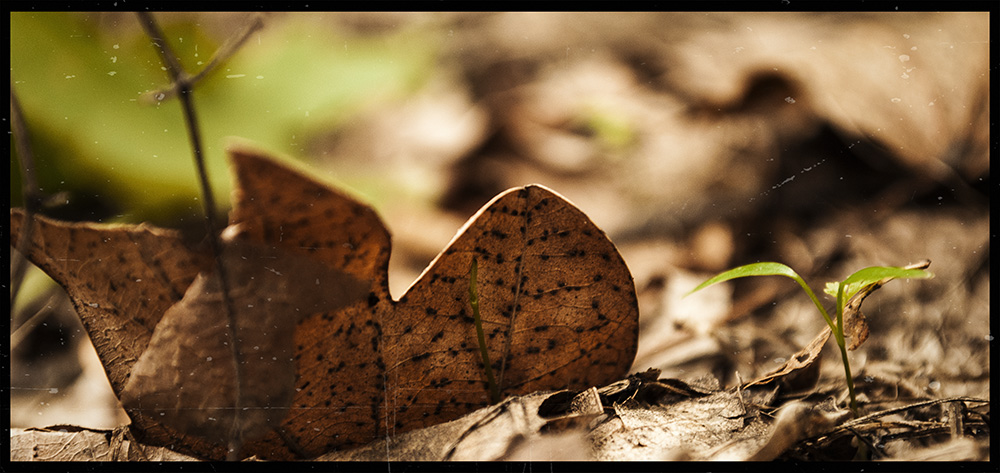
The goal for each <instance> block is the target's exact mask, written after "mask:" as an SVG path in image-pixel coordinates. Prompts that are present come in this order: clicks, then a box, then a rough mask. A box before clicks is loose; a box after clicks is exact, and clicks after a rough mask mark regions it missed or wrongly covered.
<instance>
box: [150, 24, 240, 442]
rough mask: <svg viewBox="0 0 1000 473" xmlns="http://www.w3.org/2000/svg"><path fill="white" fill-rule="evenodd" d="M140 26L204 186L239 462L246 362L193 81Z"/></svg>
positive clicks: (160, 38)
mask: <svg viewBox="0 0 1000 473" xmlns="http://www.w3.org/2000/svg"><path fill="white" fill-rule="evenodd" d="M136 14H137V15H138V16H139V22H140V23H141V24H142V27H143V28H144V29H145V30H146V34H147V35H149V37H150V39H152V41H153V44H154V45H155V46H156V50H157V51H158V52H159V54H160V59H162V60H163V64H164V65H166V67H167V72H168V73H169V74H170V79H171V81H172V82H173V84H174V85H173V88H174V90H176V92H177V94H178V96H179V97H180V101H181V105H182V107H183V108H184V118H185V120H186V124H187V130H188V135H189V138H190V140H191V147H192V151H193V152H194V161H195V165H196V166H197V168H198V177H199V179H200V182H201V193H202V196H203V201H204V203H205V222H206V225H207V226H208V234H209V241H210V242H211V247H212V253H214V254H215V262H216V271H217V272H218V274H219V283H220V285H221V289H222V300H223V308H224V310H225V312H226V319H227V320H228V322H229V323H228V325H227V327H228V331H229V341H230V343H229V347H230V350H231V352H232V357H233V369H234V370H235V371H234V372H235V378H236V383H235V384H236V386H235V389H236V402H235V404H236V405H235V406H234V409H235V412H234V416H233V425H232V427H231V429H230V435H229V452H228V455H227V460H239V450H240V448H241V447H242V442H243V439H242V434H241V429H240V427H241V425H240V419H241V412H242V411H243V407H244V404H245V402H244V399H243V388H242V385H243V379H244V373H243V359H242V355H241V353H242V351H241V350H240V339H239V337H238V335H237V324H236V311H235V309H234V307H233V302H232V298H231V297H230V295H229V279H228V277H227V274H226V266H225V264H224V262H223V259H222V241H221V237H220V235H219V232H218V231H217V229H218V228H219V227H218V226H217V225H216V222H215V198H214V197H213V196H212V188H211V186H210V184H209V182H208V173H207V171H206V170H205V157H204V154H203V153H202V146H201V133H200V128H199V127H198V119H197V116H196V115H195V110H194V103H193V100H192V89H191V77H190V76H189V75H188V74H187V73H186V72H185V71H184V69H183V67H182V66H181V63H180V60H178V58H177V56H176V55H175V54H174V52H173V51H172V50H171V48H170V45H169V44H167V41H166V39H165V36H164V35H163V32H162V31H161V30H160V27H159V25H157V23H156V20H155V19H154V18H153V15H152V14H150V13H148V12H137V13H136Z"/></svg>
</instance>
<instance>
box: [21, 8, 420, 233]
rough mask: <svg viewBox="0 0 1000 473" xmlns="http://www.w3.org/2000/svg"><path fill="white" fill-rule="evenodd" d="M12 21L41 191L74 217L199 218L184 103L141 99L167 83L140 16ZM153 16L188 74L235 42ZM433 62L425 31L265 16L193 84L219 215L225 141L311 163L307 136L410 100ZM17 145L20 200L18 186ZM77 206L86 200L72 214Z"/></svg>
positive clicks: (225, 192) (191, 23)
mask: <svg viewBox="0 0 1000 473" xmlns="http://www.w3.org/2000/svg"><path fill="white" fill-rule="evenodd" d="M201 15H204V14H201ZM10 18H11V19H10V25H11V26H10V38H11V52H10V61H11V72H10V74H11V80H12V81H13V87H14V89H15V91H16V93H17V94H18V97H19V99H20V101H21V104H22V107H23V109H24V114H25V120H26V122H27V125H28V129H29V133H30V134H31V138H32V145H33V148H34V155H35V160H36V166H37V171H38V173H39V179H40V185H41V186H42V191H43V192H44V193H45V194H46V195H53V194H56V193H60V195H61V196H64V197H65V198H64V199H61V200H63V201H67V200H68V201H69V205H68V207H69V208H71V209H76V210H79V211H82V212H84V214H79V215H73V216H66V217H64V218H76V219H94V218H101V217H105V218H106V219H107V220H114V221H124V222H139V221H151V222H154V223H158V224H161V225H168V226H170V225H176V224H177V222H183V221H186V220H189V219H192V218H197V216H199V215H201V214H202V208H201V204H200V202H199V200H200V197H199V195H198V186H197V179H196V177H195V173H194V164H193V161H192V158H191V154H192V153H191V146H190V143H189V141H188V135H187V132H186V130H185V125H184V120H183V117H182V115H181V110H180V104H179V102H178V101H177V100H176V99H169V100H166V101H164V102H162V103H159V104H156V103H149V102H148V101H147V100H144V99H143V94H145V93H147V92H149V91H152V90H158V89H162V88H163V87H165V86H166V85H167V81H168V79H167V74H166V72H165V70H164V69H163V68H162V66H161V64H160V61H159V58H158V56H157V54H156V52H155V50H154V49H153V47H152V45H151V43H150V40H149V38H148V37H147V36H146V35H145V34H144V33H143V31H142V29H140V28H139V27H138V20H137V19H136V17H135V16H132V15H107V14H103V15H102V14H96V13H71V12H56V13H53V12H44V13H28V12H15V13H12V14H11V17H10ZM157 18H159V19H160V23H161V27H162V28H163V29H164V31H165V35H166V36H167V39H168V41H169V42H170V44H171V46H172V47H174V49H175V52H176V53H177V54H178V55H179V56H181V61H182V63H183V64H184V65H185V67H186V69H187V71H188V72H189V73H191V74H194V73H197V72H198V71H200V70H201V68H202V67H203V64H205V63H208V61H209V60H210V58H211V57H212V55H213V54H214V52H215V51H216V50H217V49H218V47H219V46H220V43H221V42H222V41H224V40H225V38H222V39H213V38H214V36H213V35H211V34H209V32H207V31H205V30H204V28H205V27H206V26H202V25H201V24H199V18H202V17H201V16H198V15H193V14H192V15H171V16H170V17H169V19H168V17H167V16H165V15H161V14H158V16H157ZM211 24H213V23H212V22H205V25H211ZM435 60H436V44H435V42H434V41H433V36H432V35H430V34H428V33H427V31H423V30H420V29H417V28H403V29H399V30H398V31H395V32H391V33H389V34H388V35H378V36H358V35H348V34H344V33H341V32H338V31H337V29H336V27H335V25H334V24H331V22H329V21H323V18H320V17H316V16H314V15H312V14H305V13H302V14H287V15H283V16H280V17H275V18H268V19H266V20H265V27H264V28H263V29H262V30H260V31H258V32H256V33H254V34H253V36H251V37H250V39H249V40H248V41H247V42H246V44H245V45H244V47H243V48H242V49H241V50H240V51H239V52H237V53H236V54H235V56H233V57H232V58H231V59H230V60H229V61H228V62H227V63H225V64H223V65H222V66H221V67H220V68H219V69H218V70H217V71H216V72H214V73H213V74H211V75H209V76H208V77H207V78H206V79H205V80H203V81H202V82H200V83H199V84H198V85H197V86H196V89H195V96H194V97H195V107H196V110H197V113H198V119H199V124H200V127H201V131H202V137H203V144H204V147H205V151H206V155H207V159H208V169H209V174H210V178H211V180H212V185H213V188H214V192H215V193H216V200H217V201H218V202H219V206H220V207H222V208H220V209H219V210H223V209H224V208H227V207H228V205H229V199H228V197H229V189H230V174H229V171H228V169H227V164H226V160H225V153H224V150H225V144H226V137H230V136H237V137H242V138H246V139H249V140H251V141H252V142H253V143H255V144H257V145H259V146H260V147H261V148H263V149H266V150H268V151H274V152H278V153H285V154H287V155H289V156H295V157H299V158H308V156H306V154H307V149H306V148H307V145H308V143H309V138H310V137H311V136H315V135H316V134H318V133H329V132H330V131H331V130H333V129H335V128H336V127H337V126H338V125H340V124H343V123H345V122H346V121H348V120H350V119H351V117H352V114H353V113H357V112H358V111H359V110H360V109H361V108H362V107H364V106H365V105H366V104H370V103H371V102H373V101H380V100H391V99H393V98H399V97H401V96H405V94H407V93H410V92H412V91H413V90H415V89H416V88H418V87H419V86H420V85H421V84H422V83H423V82H424V81H425V80H426V79H427V78H428V77H429V75H430V73H431V71H432V67H433V65H434V62H435ZM11 144H12V146H11V149H12V151H11V153H12V154H11V159H12V165H11V202H12V205H15V206H16V205H19V203H20V202H21V194H20V190H21V184H20V176H19V173H18V172H17V168H16V166H15V165H14V164H13V162H14V159H15V156H14V154H13V153H14V151H13V149H14V147H13V143H11ZM360 190H361V191H362V193H364V194H368V193H367V192H364V189H360ZM373 193H374V194H377V192H373ZM80 202H85V203H88V204H89V205H85V206H83V208H82V209H80V208H78V207H74V206H73V205H74V204H77V205H79V203H80ZM94 208H99V209H102V211H103V213H104V215H101V211H94V210H93V209H94ZM87 212H89V214H88V213H87Z"/></svg>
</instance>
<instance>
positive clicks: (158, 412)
mask: <svg viewBox="0 0 1000 473" xmlns="http://www.w3.org/2000/svg"><path fill="white" fill-rule="evenodd" d="M229 228H230V229H233V230H235V229H236V228H237V227H234V226H233V227H229ZM223 238H224V244H225V246H224V247H223V254H222V258H223V260H224V261H225V265H226V268H227V272H228V273H227V274H228V284H229V291H228V294H229V299H230V301H231V304H232V307H233V309H234V318H235V319H236V325H237V327H236V338H237V339H238V340H239V344H238V345H237V346H238V347H239V348H238V350H239V359H240V363H241V366H242V368H241V369H242V376H237V375H236V368H235V364H234V363H233V352H232V351H231V348H230V343H231V340H230V334H229V330H228V327H229V321H228V319H227V315H226V308H225V307H224V298H223V293H222V289H221V286H220V283H219V279H218V277H217V276H216V275H215V274H214V273H213V274H212V275H211V276H206V273H201V274H199V275H198V277H197V278H195V281H194V283H193V284H191V286H190V287H189V288H188V290H187V292H186V293H185V295H184V298H183V299H181V300H180V302H178V303H176V304H174V305H173V306H171V307H170V308H169V309H167V312H166V313H165V314H164V316H163V319H162V320H161V321H160V323H159V324H158V325H157V326H156V329H155V330H154V332H153V336H152V340H151V341H150V343H149V347H148V348H147V349H146V351H145V352H143V354H142V356H141V357H139V361H138V362H136V364H135V366H134V367H133V368H132V372H131V376H130V377H129V380H128V382H127V383H126V384H125V388H124V389H123V390H122V392H121V396H120V397H121V401H122V404H123V405H124V406H125V409H127V410H129V411H142V412H143V413H144V415H147V416H150V417H153V418H156V416H160V418H161V419H162V421H163V423H164V424H166V425H169V426H171V427H174V428H176V429H178V430H180V431H181V432H190V433H196V434H197V435H198V436H200V437H202V438H206V439H209V440H211V441H212V442H214V443H220V444H225V443H226V442H227V440H228V439H229V438H230V436H231V429H234V428H235V429H236V432H238V436H239V439H240V440H241V441H242V440H244V439H245V440H250V439H255V438H257V437H259V436H260V435H262V434H264V433H266V432H267V431H268V430H270V429H271V428H273V427H276V426H277V425H278V424H279V423H280V422H281V420H282V419H284V417H285V415H286V414H287V409H288V407H289V406H290V405H291V402H292V396H293V394H294V386H295V360H294V359H293V358H292V357H293V355H294V353H293V349H294V345H293V340H292V336H293V335H294V330H295V325H296V324H297V323H298V322H299V320H301V319H302V318H304V317H305V316H307V315H311V314H315V313H317V312H329V311H333V310H336V309H339V308H342V307H344V306H347V305H350V304H353V303H354V302H357V301H359V300H361V299H363V298H364V297H365V296H367V294H368V288H369V284H370V283H368V282H367V281H359V280H357V279H354V278H353V277H351V276H349V275H347V274H345V273H342V272H339V271H331V270H330V269H329V268H327V267H325V266H323V265H320V264H318V263H316V262H314V261H312V260H310V259H308V258H306V257H304V256H301V255H296V254H294V253H290V252H285V251H281V250H277V249H275V248H266V247H261V246H258V245H254V244H251V243H248V242H245V241H242V240H240V239H238V237H237V236H236V233H235V232H229V234H227V235H225V236H224V237H223ZM203 380H212V381H211V382H208V383H206V382H204V381H203ZM237 383H239V386H238V388H237ZM237 393H240V396H241V399H240V400H237V398H236V396H237ZM232 406H238V407H239V409H233V407H232ZM234 422H238V423H239V425H237V426H235V427H234Z"/></svg>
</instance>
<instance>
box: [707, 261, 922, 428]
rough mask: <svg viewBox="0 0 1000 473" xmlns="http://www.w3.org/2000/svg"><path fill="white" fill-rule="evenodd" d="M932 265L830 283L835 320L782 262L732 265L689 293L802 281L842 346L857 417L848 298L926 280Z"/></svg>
mask: <svg viewBox="0 0 1000 473" xmlns="http://www.w3.org/2000/svg"><path fill="white" fill-rule="evenodd" d="M929 265H930V261H927V260H925V261H923V262H921V263H917V264H913V265H910V266H906V267H894V266H871V267H868V268H864V269H862V270H860V271H858V272H856V273H854V274H852V275H850V276H848V277H847V279H844V280H843V281H835V282H829V283H827V284H826V288H825V290H824V292H826V293H827V294H829V295H831V296H833V297H835V298H836V299H837V306H836V314H835V316H836V320H834V319H833V318H831V317H830V314H829V313H828V312H827V310H826V309H825V308H823V304H822V303H820V301H819V299H818V298H816V293H814V292H813V290H812V288H810V287H809V285H808V284H806V282H805V280H803V279H802V277H801V276H799V275H798V273H796V272H795V271H793V270H792V268H789V267H788V266H786V265H783V264H781V263H771V262H765V263H752V264H748V265H744V266H740V267H737V268H733V269H730V270H728V271H724V272H722V273H720V274H718V275H717V276H715V277H713V278H711V279H709V280H707V281H705V282H703V283H701V284H700V285H698V287H696V288H694V289H692V290H691V292H689V293H688V294H691V293H694V292H696V291H699V290H701V289H704V288H706V287H708V286H711V285H713V284H715V283H720V282H723V281H728V280H730V279H736V278H743V277H747V276H785V277H788V278H791V279H793V280H794V281H795V282H797V283H799V286H802V289H803V290H804V291H805V292H806V294H807V295H808V296H809V298H810V299H812V301H813V304H815V305H816V308H817V309H818V310H819V313H820V315H822V316H823V319H824V320H825V321H826V324H827V325H829V326H830V330H831V331H832V332H833V335H834V340H836V342H837V347H838V348H840V355H841V358H842V359H843V362H844V376H845V377H846V379H847V391H848V393H849V394H850V398H851V413H852V414H853V415H854V416H855V417H857V416H858V405H857V401H856V400H855V398H854V378H853V377H852V376H851V365H850V362H849V361H848V359H847V345H846V343H845V341H844V307H845V306H846V305H847V304H848V302H847V301H850V300H852V298H854V297H855V296H857V297H858V298H860V299H863V298H864V297H866V296H867V295H868V294H870V293H871V292H872V291H874V290H875V289H877V288H879V287H881V286H882V285H883V284H885V283H887V282H889V281H890V280H892V279H897V278H898V279H926V278H931V277H934V275H933V274H931V273H930V272H928V271H924V268H926V267H927V266H929ZM860 299H858V304H860ZM854 306H855V308H856V306H857V304H854Z"/></svg>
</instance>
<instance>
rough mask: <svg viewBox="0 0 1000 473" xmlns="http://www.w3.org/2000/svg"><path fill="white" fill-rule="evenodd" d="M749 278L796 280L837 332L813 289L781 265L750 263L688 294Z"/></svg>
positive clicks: (796, 274) (725, 273)
mask: <svg viewBox="0 0 1000 473" xmlns="http://www.w3.org/2000/svg"><path fill="white" fill-rule="evenodd" d="M747 276H785V277H787V278H791V279H793V280H795V282H797V283H799V286H802V289H803V290H804V291H806V294H808V295H809V298H810V299H812V301H813V304H815V305H816V308H817V309H819V312H820V314H823V318H824V319H825V320H826V323H827V325H829V326H830V329H832V330H833V331H834V332H836V328H835V327H834V325H833V319H831V318H830V314H828V313H827V312H826V309H824V308H823V304H821V303H820V302H819V299H817V298H816V294H815V293H814V292H813V290H812V288H810V287H809V285H808V284H806V282H805V280H803V279H802V277H801V276H799V274H798V273H796V272H795V271H794V270H793V269H792V268H789V267H788V266H786V265H784V264H781V263H774V262H763V263H750V264H746V265H743V266H740V267H737V268H733V269H730V270H728V271H724V272H722V273H720V274H718V275H716V276H715V277H713V278H712V279H709V280H708V281H705V282H703V283H701V284H699V285H698V287H696V288H694V289H692V290H691V292H689V293H688V295H690V294H692V293H694V292H697V291H700V290H702V289H704V288H706V287H708V286H711V285H713V284H716V283H720V282H724V281H729V280H730V279H736V278H745V277H747Z"/></svg>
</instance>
